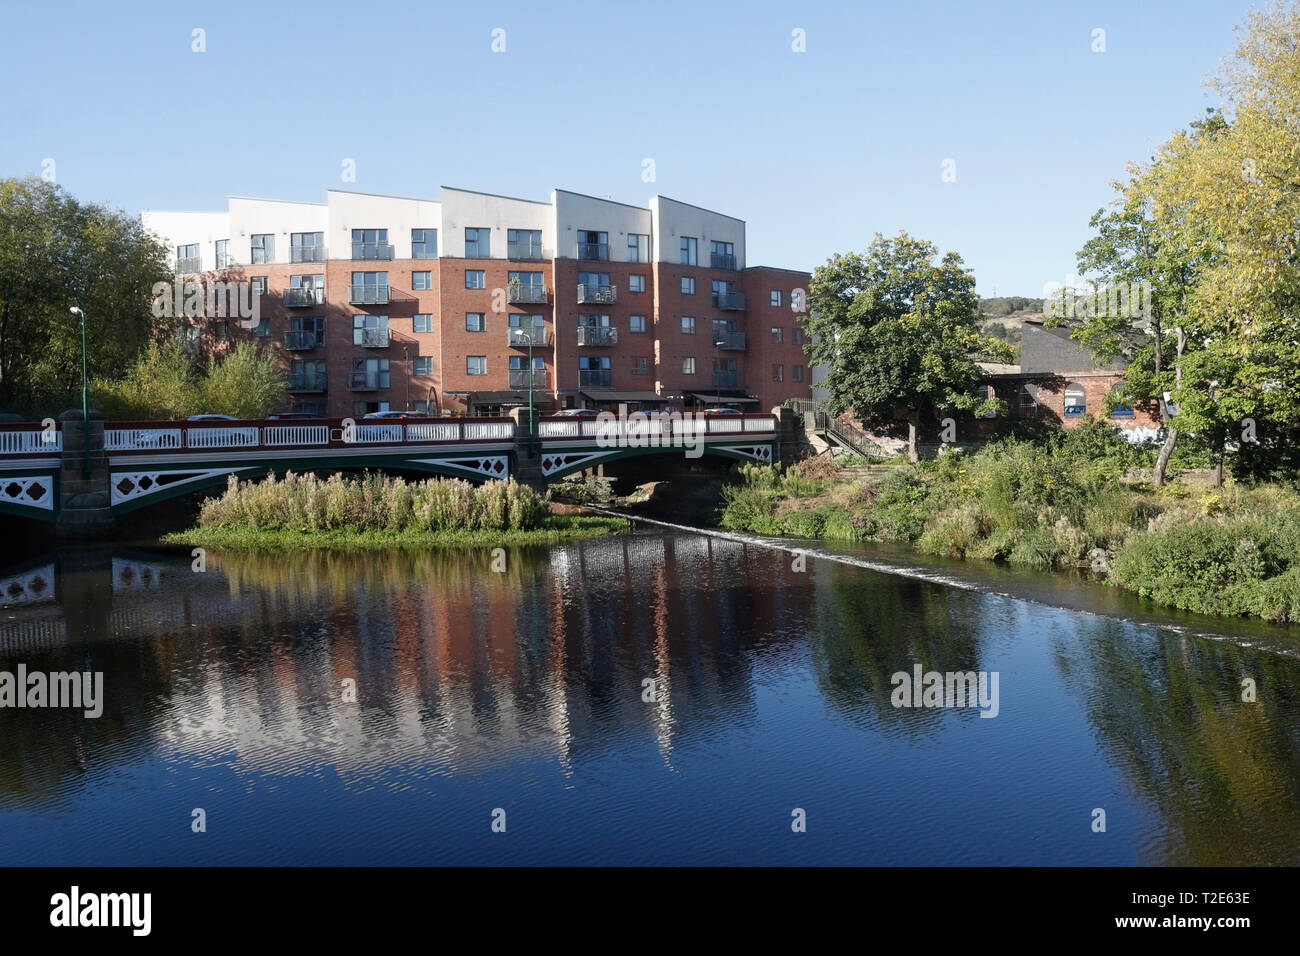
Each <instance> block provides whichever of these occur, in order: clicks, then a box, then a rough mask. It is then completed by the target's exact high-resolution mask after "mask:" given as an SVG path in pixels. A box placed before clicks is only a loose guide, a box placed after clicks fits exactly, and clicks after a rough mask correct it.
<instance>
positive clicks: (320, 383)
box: [289, 372, 325, 392]
mask: <svg viewBox="0 0 1300 956" xmlns="http://www.w3.org/2000/svg"><path fill="white" fill-rule="evenodd" d="M289 391H291V392H323V391H325V373H324V372H306V373H303V374H301V375H290V376H289Z"/></svg>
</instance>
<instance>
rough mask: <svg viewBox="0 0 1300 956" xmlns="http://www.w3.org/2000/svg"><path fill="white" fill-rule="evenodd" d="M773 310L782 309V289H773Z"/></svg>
mask: <svg viewBox="0 0 1300 956" xmlns="http://www.w3.org/2000/svg"><path fill="white" fill-rule="evenodd" d="M772 308H774V309H779V308H781V290H780V289H773V290H772Z"/></svg>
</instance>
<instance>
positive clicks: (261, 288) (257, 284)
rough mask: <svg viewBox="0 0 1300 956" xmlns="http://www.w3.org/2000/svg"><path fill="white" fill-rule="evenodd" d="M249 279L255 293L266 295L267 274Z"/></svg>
mask: <svg viewBox="0 0 1300 956" xmlns="http://www.w3.org/2000/svg"><path fill="white" fill-rule="evenodd" d="M248 281H249V283H250V287H251V289H252V292H253V295H266V276H253V277H252V278H251V279H249V280H248Z"/></svg>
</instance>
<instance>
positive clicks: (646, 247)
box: [627, 232, 650, 262]
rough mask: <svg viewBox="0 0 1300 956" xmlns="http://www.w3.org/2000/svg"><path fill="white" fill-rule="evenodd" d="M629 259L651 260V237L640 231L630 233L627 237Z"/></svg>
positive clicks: (634, 260)
mask: <svg viewBox="0 0 1300 956" xmlns="http://www.w3.org/2000/svg"><path fill="white" fill-rule="evenodd" d="M627 261H628V262H649V261H650V237H649V236H643V235H640V234H639V233H635V232H633V233H629V234H628V237H627Z"/></svg>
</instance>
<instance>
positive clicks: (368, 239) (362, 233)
mask: <svg viewBox="0 0 1300 956" xmlns="http://www.w3.org/2000/svg"><path fill="white" fill-rule="evenodd" d="M352 258H353V259H391V258H393V247H392V246H390V245H389V244H388V230H387V229H353V230H352Z"/></svg>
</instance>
